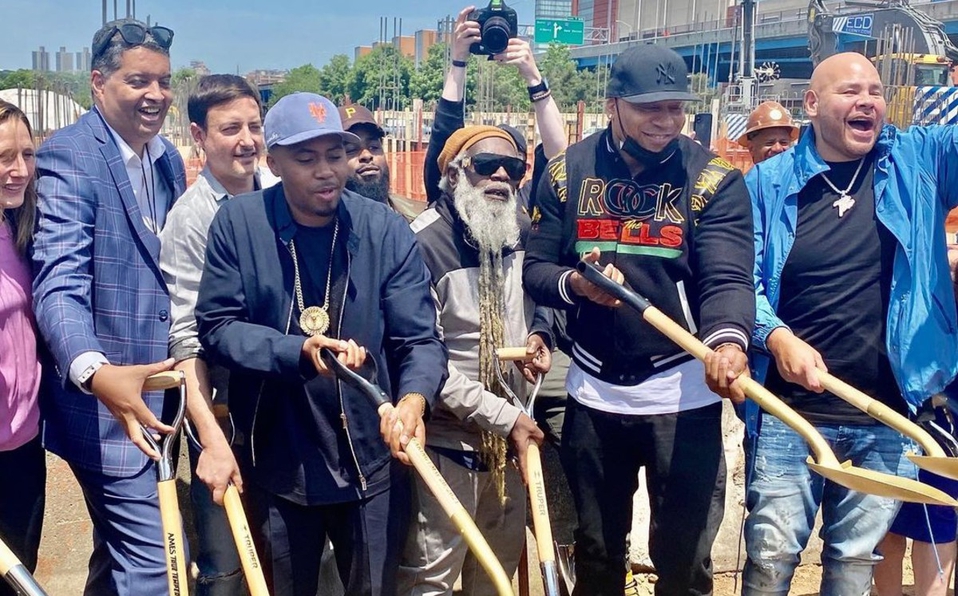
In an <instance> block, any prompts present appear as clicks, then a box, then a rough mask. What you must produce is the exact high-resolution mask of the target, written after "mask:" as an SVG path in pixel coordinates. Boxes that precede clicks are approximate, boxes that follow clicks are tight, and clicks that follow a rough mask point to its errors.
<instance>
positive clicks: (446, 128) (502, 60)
mask: <svg viewBox="0 0 958 596" xmlns="http://www.w3.org/2000/svg"><path fill="white" fill-rule="evenodd" d="M504 8H505V10H506V11H511V12H512V13H513V14H514V13H515V11H512V9H510V8H508V7H504ZM489 10H495V9H492V8H491V7H487V8H486V9H483V10H480V11H477V10H476V8H475V7H474V6H467V7H465V8H463V9H462V10H461V11H459V16H458V17H456V29H455V37H454V39H453V42H452V50H451V53H452V65H451V66H450V68H449V70H448V71H447V72H446V80H445V83H444V84H443V88H442V96H441V97H440V98H439V103H438V105H437V106H436V120H435V122H434V123H433V126H432V134H431V136H430V139H429V148H428V150H427V151H426V163H425V167H424V178H425V184H426V198H427V199H428V202H429V204H433V203H435V202H436V200H437V199H438V198H439V197H440V195H442V191H441V190H440V189H439V180H440V179H441V178H442V175H443V172H441V171H440V170H439V166H438V165H437V161H436V160H437V159H438V158H439V153H440V152H441V151H442V148H443V147H444V146H445V144H446V141H447V140H448V139H449V137H450V136H452V133H454V132H456V131H457V130H459V129H460V128H462V127H463V126H465V118H464V116H463V110H464V107H465V106H464V101H463V96H464V91H465V87H466V68H467V67H468V66H469V55H470V53H473V54H479V55H488V56H490V58H491V59H492V60H494V61H495V62H496V63H497V64H505V65H512V66H515V67H516V68H517V69H518V70H519V75H520V76H521V77H522V79H523V80H524V81H525V82H526V85H527V86H528V89H529V99H530V100H531V101H532V107H533V109H534V110H535V114H536V124H537V125H538V127H539V135H540V136H541V137H542V145H541V150H540V149H539V148H537V149H536V159H535V165H534V169H533V177H532V179H531V180H530V181H527V182H526V184H524V185H523V186H522V187H520V189H519V203H520V206H522V207H525V206H527V205H528V204H529V198H530V196H532V188H533V186H534V185H535V180H537V179H538V176H537V175H536V174H537V173H538V174H541V173H542V172H543V171H544V170H545V164H546V161H547V160H548V159H551V158H552V157H555V156H556V155H558V154H559V153H560V152H562V151H563V150H564V149H565V148H566V145H567V143H568V140H567V138H566V134H565V127H564V126H563V122H562V115H561V114H560V113H559V107H558V106H557V105H556V103H555V100H553V99H552V92H551V91H550V90H549V83H548V81H546V80H545V79H544V78H543V77H542V74H541V73H540V72H539V68H538V67H537V66H536V61H535V58H534V57H533V55H532V48H531V47H530V46H529V43H528V42H526V41H523V40H521V39H519V38H518V37H515V34H516V31H515V28H514V27H513V28H512V30H511V31H508V32H507V33H508V37H507V36H504V35H501V34H502V30H503V29H508V27H506V25H509V23H510V22H512V21H511V20H510V19H505V18H502V17H499V18H498V19H494V17H493V18H488V17H487V18H485V19H481V20H483V22H484V24H485V27H483V26H482V25H480V23H479V21H477V20H475V18H477V15H476V13H477V12H478V13H487V12H488V11H489ZM482 16H483V15H482V14H479V15H478V17H479V18H481V17H482ZM494 16H495V15H494ZM484 31H485V35H483V33H484ZM490 32H491V35H490ZM503 44H504V45H503ZM500 48H502V49H501V51H498V52H495V53H493V52H494V51H495V50H499V49H500ZM499 128H501V129H503V130H505V131H506V132H508V133H509V135H510V136H512V138H513V139H514V140H515V141H516V145H517V147H518V148H519V153H521V154H522V155H523V156H525V155H526V153H527V152H528V145H527V144H526V139H525V136H524V135H523V134H522V133H520V132H519V131H517V130H516V129H515V128H513V127H511V126H508V125H505V124H502V125H500V126H499Z"/></svg>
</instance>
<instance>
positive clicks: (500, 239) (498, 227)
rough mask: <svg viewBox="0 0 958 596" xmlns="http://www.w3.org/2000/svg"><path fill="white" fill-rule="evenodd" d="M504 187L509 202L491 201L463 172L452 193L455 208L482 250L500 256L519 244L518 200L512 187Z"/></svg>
mask: <svg viewBox="0 0 958 596" xmlns="http://www.w3.org/2000/svg"><path fill="white" fill-rule="evenodd" d="M493 184H502V183H493ZM503 186H504V187H506V186H508V192H509V200H507V201H497V200H494V199H489V198H487V197H486V195H485V194H484V193H483V191H482V190H480V189H477V188H476V187H475V186H473V185H472V184H471V183H470V182H469V179H468V178H466V174H465V172H463V171H462V170H460V173H459V183H458V184H456V188H455V189H454V190H453V204H454V205H455V207H456V211H457V212H458V213H459V217H461V218H462V221H463V223H465V224H466V228H468V230H469V233H470V234H471V235H472V237H473V238H474V239H475V241H476V242H477V243H478V244H479V249H480V250H484V251H488V252H499V251H500V250H502V249H503V248H508V247H512V246H515V244H516V243H517V242H519V218H518V216H517V212H516V208H517V201H518V199H517V197H516V192H515V191H514V190H513V189H512V187H511V186H509V185H506V184H503Z"/></svg>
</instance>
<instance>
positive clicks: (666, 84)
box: [605, 44, 699, 103]
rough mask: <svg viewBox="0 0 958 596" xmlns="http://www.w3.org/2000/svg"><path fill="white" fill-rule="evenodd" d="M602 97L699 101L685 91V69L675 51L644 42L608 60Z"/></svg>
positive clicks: (635, 99)
mask: <svg viewBox="0 0 958 596" xmlns="http://www.w3.org/2000/svg"><path fill="white" fill-rule="evenodd" d="M605 96H606V97H610V98H611V97H618V98H620V99H624V100H625V101H627V102H629V103H655V102H657V101H670V100H671V101H674V100H680V101H699V97H698V96H697V95H693V94H692V93H689V69H688V67H687V66H686V65H685V60H683V59H682V57H681V56H679V55H678V54H677V53H675V51H673V50H670V49H668V48H663V47H661V46H656V45H652V44H645V45H640V46H633V47H631V48H629V49H627V50H625V51H624V52H622V53H621V54H619V56H618V57H617V58H616V59H615V62H614V63H612V72H611V73H610V75H609V85H608V87H606V90H605Z"/></svg>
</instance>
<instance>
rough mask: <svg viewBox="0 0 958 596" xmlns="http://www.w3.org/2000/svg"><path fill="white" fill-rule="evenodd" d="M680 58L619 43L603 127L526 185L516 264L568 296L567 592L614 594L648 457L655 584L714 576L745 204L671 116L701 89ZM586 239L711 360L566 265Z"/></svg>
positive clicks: (729, 175) (744, 323)
mask: <svg viewBox="0 0 958 596" xmlns="http://www.w3.org/2000/svg"><path fill="white" fill-rule="evenodd" d="M687 74H688V73H687V69H686V65H685V63H684V61H683V60H682V58H681V57H679V56H678V55H677V54H676V53H675V52H673V51H671V50H667V49H663V48H659V47H656V46H651V45H645V46H639V47H636V48H631V49H629V50H627V51H625V52H623V53H622V54H621V55H620V56H619V57H618V59H617V60H616V62H615V64H614V65H613V67H612V71H611V75H610V80H609V86H608V89H607V93H606V97H607V100H606V110H607V112H608V113H609V117H610V121H611V123H610V126H609V128H608V129H607V130H606V131H605V133H603V134H601V135H592V136H591V137H589V138H587V139H586V140H584V141H582V142H581V143H578V144H576V145H573V146H572V147H570V148H569V149H568V151H567V152H566V153H565V154H563V155H560V156H558V157H556V158H555V159H553V160H552V161H551V162H550V164H549V166H548V168H547V173H546V177H545V178H543V180H542V182H541V183H540V184H539V187H538V191H537V197H536V202H535V205H536V207H535V209H534V212H533V229H532V232H531V233H530V236H529V244H528V250H527V254H526V261H525V264H524V271H523V282H524V284H525V287H526V289H527V291H528V292H529V293H530V294H531V295H532V297H533V298H534V299H535V300H536V302H537V303H539V304H546V305H550V306H554V307H557V308H565V309H567V310H568V313H569V333H570V336H571V338H572V340H573V342H574V345H573V347H572V360H573V362H572V366H571V367H570V368H569V375H568V378H567V380H566V389H567V390H568V391H569V394H570V396H571V397H572V399H570V400H569V402H568V406H567V411H566V419H565V425H564V427H563V443H562V457H563V464H564V466H565V469H566V474H567V476H568V478H569V484H570V487H571V488H572V492H573V495H574V497H575V502H576V509H577V512H578V517H579V527H578V530H577V531H576V548H575V557H576V574H577V587H576V594H577V595H578V594H585V593H589V594H599V595H604V594H608V595H615V596H619V595H620V594H622V591H623V574H622V571H621V570H622V566H623V564H624V561H625V558H626V557H627V555H628V554H627V552H626V548H625V544H626V533H627V532H628V531H629V528H630V527H631V523H632V495H633V493H634V492H635V490H636V488H637V483H638V480H637V478H638V471H639V468H641V467H642V466H645V467H646V477H647V479H648V486H649V496H650V500H651V509H652V523H651V528H650V535H651V536H650V556H651V559H652V562H653V564H654V565H655V568H656V571H657V573H658V575H659V580H658V582H657V583H656V588H655V590H656V594H670V595H671V594H709V593H711V591H712V573H711V558H710V551H711V547H712V542H713V541H714V539H715V535H716V533H717V531H718V527H719V524H720V522H721V519H722V514H723V501H724V494H725V462H724V457H723V450H722V429H721V412H722V405H721V400H720V398H719V396H722V397H729V398H732V399H734V400H740V399H742V398H743V395H742V393H741V390H740V388H739V387H738V384H737V383H735V382H734V381H735V379H736V377H737V376H738V375H739V374H742V373H743V372H745V371H746V367H747V359H746V357H745V350H746V349H747V347H748V338H749V336H750V334H751V330H752V325H753V321H754V316H755V300H754V297H753V296H752V294H754V290H753V287H752V266H753V260H754V256H753V254H752V247H751V243H752V214H751V207H750V203H749V199H748V194H747V192H746V189H745V186H744V184H743V182H742V177H741V174H740V173H739V172H737V171H736V170H735V169H734V168H733V167H732V166H731V165H730V164H728V163H727V162H724V161H723V160H721V159H718V158H715V157H714V156H713V155H712V154H711V153H709V152H708V151H706V150H705V149H703V148H702V147H701V146H699V145H698V144H696V143H694V142H693V141H691V140H689V139H687V138H686V137H683V136H681V134H680V133H681V130H682V127H683V125H684V123H685V112H684V107H685V102H686V101H690V100H695V99H696V97H695V96H694V95H691V94H689V92H688V83H687ZM600 251H601V254H600ZM582 255H586V258H587V259H588V260H590V261H592V262H597V261H598V260H599V258H600V256H601V257H602V258H603V260H604V261H606V263H607V265H606V267H605V273H606V275H608V276H609V277H612V278H613V279H615V280H616V281H617V282H619V283H626V282H627V283H628V284H629V285H630V286H632V287H633V288H635V289H636V290H637V291H639V292H641V293H644V294H645V295H647V296H648V297H649V298H650V299H651V301H652V303H653V304H655V305H656V306H658V307H659V308H660V309H661V310H662V311H664V312H665V313H666V314H667V315H669V316H670V317H672V318H673V319H675V320H676V321H677V322H678V323H679V324H680V325H682V326H684V327H685V328H686V329H688V330H690V331H691V332H693V333H696V334H697V335H698V336H699V337H700V338H701V339H702V341H704V342H705V343H706V344H707V345H708V346H709V347H711V348H712V349H713V350H714V352H713V353H712V354H711V355H710V358H709V361H708V362H707V363H706V364H705V365H704V366H703V365H702V364H701V363H699V362H698V361H695V360H694V359H693V358H692V357H691V356H690V355H689V354H687V353H685V352H684V351H682V350H681V349H680V348H678V347H677V346H675V345H674V344H673V343H672V342H671V341H670V340H669V339H667V338H666V337H665V336H663V335H661V334H659V333H658V332H657V331H656V330H654V329H653V328H652V327H651V326H650V325H648V324H647V323H646V322H645V321H644V320H643V319H642V317H641V315H639V314H638V313H637V312H635V311H633V310H631V309H628V308H615V307H617V306H619V304H618V303H617V301H615V300H614V299H613V298H612V297H610V296H609V295H607V294H605V293H604V292H602V291H601V290H599V289H598V288H597V287H596V286H594V285H592V284H591V283H589V282H587V281H586V280H585V279H584V278H582V277H581V276H580V275H579V274H578V273H576V272H575V271H574V270H573V267H574V266H575V264H576V262H577V261H578V260H579V258H580V256H582ZM703 380H704V381H705V382H703ZM716 393H717V394H718V395H716Z"/></svg>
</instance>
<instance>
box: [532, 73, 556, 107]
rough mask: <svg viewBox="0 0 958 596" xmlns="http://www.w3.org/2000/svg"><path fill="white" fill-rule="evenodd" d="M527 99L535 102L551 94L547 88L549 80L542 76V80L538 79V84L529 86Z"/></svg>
mask: <svg viewBox="0 0 958 596" xmlns="http://www.w3.org/2000/svg"><path fill="white" fill-rule="evenodd" d="M528 89H529V101H531V102H533V103H535V102H537V101H539V100H540V99H545V98H547V97H549V96H550V95H552V91H550V90H549V81H548V80H546V78H545V77H542V80H541V81H539V84H538V85H533V86H532V87H529V88H528Z"/></svg>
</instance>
